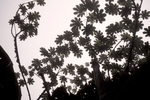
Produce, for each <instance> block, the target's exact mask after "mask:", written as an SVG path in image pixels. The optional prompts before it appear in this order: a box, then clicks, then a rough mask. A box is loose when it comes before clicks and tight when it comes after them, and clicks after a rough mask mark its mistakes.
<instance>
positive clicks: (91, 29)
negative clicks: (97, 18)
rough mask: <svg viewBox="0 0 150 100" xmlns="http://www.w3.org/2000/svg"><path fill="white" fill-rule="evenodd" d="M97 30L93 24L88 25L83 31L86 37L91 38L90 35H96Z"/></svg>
mask: <svg viewBox="0 0 150 100" xmlns="http://www.w3.org/2000/svg"><path fill="white" fill-rule="evenodd" d="M95 29H96V27H94V26H93V25H91V24H88V25H86V27H84V29H82V31H83V34H84V35H86V36H89V35H93V34H94V32H95Z"/></svg>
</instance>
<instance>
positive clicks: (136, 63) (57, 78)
mask: <svg viewBox="0 0 150 100" xmlns="http://www.w3.org/2000/svg"><path fill="white" fill-rule="evenodd" d="M140 1H141V2H140V3H136V2H135V0H117V1H114V0H105V7H104V8H102V7H101V6H100V3H99V1H98V0H81V3H80V4H78V5H76V6H75V7H74V8H73V10H74V15H75V18H74V19H72V20H71V23H70V28H71V29H70V30H66V31H64V34H61V35H58V36H57V38H56V40H55V42H56V45H57V46H56V47H50V48H49V49H45V48H44V47H41V48H40V52H41V56H42V57H43V58H42V59H33V61H32V64H31V66H29V72H28V71H27V70H26V69H25V67H23V66H21V64H20V60H19V55H18V51H17V41H16V39H17V37H19V39H20V40H25V39H27V37H32V36H35V35H37V27H38V22H37V21H38V20H39V18H40V15H39V13H38V12H33V13H31V12H29V13H27V11H28V10H29V9H32V8H33V7H34V2H33V1H31V2H28V3H25V4H27V5H26V6H25V4H22V5H21V6H20V8H19V9H18V11H17V13H16V15H15V17H14V19H13V20H10V24H11V25H12V29H13V27H15V26H14V24H17V25H18V26H19V28H20V32H18V33H17V32H16V33H15V34H13V32H12V31H11V33H12V35H13V37H14V39H15V41H14V42H15V52H16V55H17V62H18V63H19V68H20V71H21V73H22V75H23V77H24V75H28V74H29V76H30V78H29V79H28V84H33V83H34V79H33V76H34V75H38V76H40V78H41V79H42V80H43V82H44V87H45V89H44V91H43V92H42V93H41V95H40V96H39V98H38V100H39V99H40V98H43V100H47V99H48V98H49V99H50V98H51V99H52V98H53V96H54V95H56V94H58V95H59V96H60V97H58V98H53V99H59V98H66V97H67V96H69V95H70V96H71V94H72V93H77V95H78V93H79V94H80V92H81V91H80V89H81V90H82V88H83V87H86V85H87V84H89V81H91V80H94V83H95V87H96V89H95V90H96V91H97V95H98V98H99V100H108V99H109V96H108V95H109V92H110V90H109V86H111V85H113V84H115V82H116V83H117V82H119V81H120V82H121V83H122V84H121V85H119V84H118V86H120V88H118V91H119V89H121V87H122V86H123V84H124V82H125V81H127V79H128V78H129V76H131V75H132V74H133V73H134V72H135V71H136V70H138V69H139V67H140V65H142V64H143V63H144V62H147V61H148V60H149V55H150V52H149V51H150V45H149V41H146V42H144V41H143V38H146V37H149V36H150V27H148V28H144V23H143V20H146V19H148V18H149V17H150V11H147V10H142V9H141V6H142V3H143V0H140ZM37 4H39V5H44V4H45V2H44V0H37ZM19 11H20V13H21V14H20V13H19ZM21 15H22V16H25V18H23V19H21V17H20V16H21ZM108 17H109V18H110V17H112V18H114V17H117V18H119V19H118V20H117V22H115V23H112V22H109V23H108V26H106V27H105V30H104V31H103V29H101V28H99V27H98V25H102V24H103V23H104V22H105V21H106V22H107V19H108ZM24 20H28V23H26V22H25V21H24ZM143 28H144V30H143ZM142 31H143V34H144V35H145V36H143V37H140V36H139V34H137V33H142ZM85 52H87V53H88V55H89V58H90V59H91V61H90V62H86V61H85V65H78V64H72V63H70V62H69V63H68V64H67V65H65V64H64V63H65V58H67V57H70V55H71V54H73V55H74V56H75V57H77V58H82V57H83V55H84V54H85ZM91 68H92V71H90V69H91ZM69 75H70V76H72V77H71V78H69V77H68V76H69ZM45 77H47V78H49V79H50V81H49V82H48V81H47V82H46V81H45ZM116 80H119V81H116ZM111 81H113V82H111ZM19 82H20V84H21V85H24V84H25V85H26V86H27V82H26V81H25V79H24V80H20V81H19ZM68 82H71V83H72V84H74V87H72V86H69V85H67V84H66V83H68ZM109 82H110V83H111V85H110V84H108V83H109ZM59 83H61V85H63V87H65V88H66V89H67V91H69V93H70V94H68V93H67V91H66V90H64V88H62V87H60V91H61V92H63V93H64V94H60V93H58V92H57V91H59V89H58V88H57V89H56V91H55V90H54V89H55V88H56V87H58V86H59ZM78 90H79V91H78ZM95 90H92V91H95ZM45 91H47V92H46V93H45ZM49 91H50V92H51V93H52V95H50V93H49ZM118 91H117V92H116V93H118ZM53 93H54V94H53ZM92 93H93V92H92ZM47 94H48V95H47ZM81 94H82V93H81ZM86 94H89V93H86ZM72 95H73V94H72ZM94 95H95V94H94ZM114 95H116V94H114ZM47 96H48V97H47ZM82 97H85V98H87V97H86V96H85V94H84V93H83V94H82ZM82 100H83V99H82ZM84 100H85V99H84Z"/></svg>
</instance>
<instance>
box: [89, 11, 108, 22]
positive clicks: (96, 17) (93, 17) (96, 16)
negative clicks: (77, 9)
mask: <svg viewBox="0 0 150 100" xmlns="http://www.w3.org/2000/svg"><path fill="white" fill-rule="evenodd" d="M105 17H106V14H105V13H104V10H103V9H100V10H99V9H97V10H95V11H94V12H93V13H92V14H90V16H89V17H88V20H89V21H91V22H93V21H95V22H96V23H97V22H100V23H102V22H103V21H105Z"/></svg>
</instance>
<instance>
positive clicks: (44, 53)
mask: <svg viewBox="0 0 150 100" xmlns="http://www.w3.org/2000/svg"><path fill="white" fill-rule="evenodd" d="M40 52H41V56H46V57H49V53H48V51H47V50H46V49H45V48H43V47H41V48H40Z"/></svg>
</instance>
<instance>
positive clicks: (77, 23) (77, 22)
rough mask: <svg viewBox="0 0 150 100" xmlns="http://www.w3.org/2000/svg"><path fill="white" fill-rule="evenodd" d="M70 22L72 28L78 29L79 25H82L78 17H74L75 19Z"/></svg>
mask: <svg viewBox="0 0 150 100" xmlns="http://www.w3.org/2000/svg"><path fill="white" fill-rule="evenodd" d="M71 22H72V23H71V24H70V26H71V27H72V28H74V29H77V30H78V29H81V26H83V23H82V21H81V19H80V18H76V17H75V19H73V20H71Z"/></svg>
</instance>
